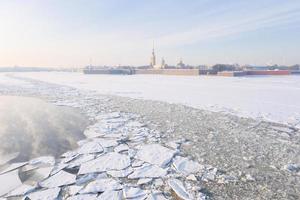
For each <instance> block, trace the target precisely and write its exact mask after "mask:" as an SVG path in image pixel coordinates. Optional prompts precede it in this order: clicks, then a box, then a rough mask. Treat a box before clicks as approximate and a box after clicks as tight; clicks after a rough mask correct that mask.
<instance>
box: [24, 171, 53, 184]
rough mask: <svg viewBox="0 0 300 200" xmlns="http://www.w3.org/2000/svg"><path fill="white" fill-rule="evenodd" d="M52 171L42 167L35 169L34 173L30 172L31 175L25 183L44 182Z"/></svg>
mask: <svg viewBox="0 0 300 200" xmlns="http://www.w3.org/2000/svg"><path fill="white" fill-rule="evenodd" d="M52 170H53V167H42V168H38V169H35V170H34V171H32V173H33V175H32V176H31V177H30V178H29V179H27V180H26V181H27V182H32V183H33V184H34V183H36V182H39V181H41V180H44V179H45V178H47V177H48V176H49V175H50V173H51V171H52Z"/></svg>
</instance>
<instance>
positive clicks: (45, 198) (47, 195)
mask: <svg viewBox="0 0 300 200" xmlns="http://www.w3.org/2000/svg"><path fill="white" fill-rule="evenodd" d="M59 192H60V188H51V189H47V190H41V191H38V192H33V193H30V194H28V195H26V196H27V197H28V198H29V199H31V200H54V199H56V198H57V197H58V195H59Z"/></svg>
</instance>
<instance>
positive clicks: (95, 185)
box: [79, 178, 122, 194]
mask: <svg viewBox="0 0 300 200" xmlns="http://www.w3.org/2000/svg"><path fill="white" fill-rule="evenodd" d="M121 189H122V185H121V184H120V183H119V182H118V181H116V180H114V179H112V178H103V179H97V180H95V181H92V182H90V183H89V184H88V185H87V186H86V187H85V188H84V189H83V190H81V191H80V192H79V193H80V194H86V193H98V192H104V191H107V190H110V191H111V190H121Z"/></svg>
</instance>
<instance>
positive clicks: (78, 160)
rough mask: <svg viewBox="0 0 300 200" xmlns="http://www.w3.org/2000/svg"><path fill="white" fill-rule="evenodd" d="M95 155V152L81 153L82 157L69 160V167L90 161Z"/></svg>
mask: <svg viewBox="0 0 300 200" xmlns="http://www.w3.org/2000/svg"><path fill="white" fill-rule="evenodd" d="M95 157H96V156H95V155H93V154H87V155H81V156H80V157H78V158H76V159H74V160H72V161H71V162H69V163H68V166H67V168H73V167H78V166H80V165H81V164H82V163H85V162H88V161H90V160H94V159H95Z"/></svg>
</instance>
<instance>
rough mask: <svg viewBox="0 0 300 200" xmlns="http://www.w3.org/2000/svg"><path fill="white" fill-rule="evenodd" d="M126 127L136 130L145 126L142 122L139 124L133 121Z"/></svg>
mask: <svg viewBox="0 0 300 200" xmlns="http://www.w3.org/2000/svg"><path fill="white" fill-rule="evenodd" d="M126 126H129V127H134V128H139V127H144V126H145V124H142V123H140V122H138V121H131V122H128V123H127V124H126Z"/></svg>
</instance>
